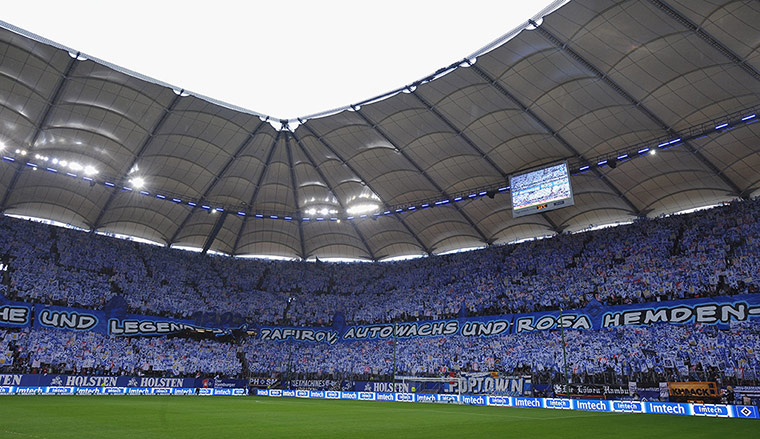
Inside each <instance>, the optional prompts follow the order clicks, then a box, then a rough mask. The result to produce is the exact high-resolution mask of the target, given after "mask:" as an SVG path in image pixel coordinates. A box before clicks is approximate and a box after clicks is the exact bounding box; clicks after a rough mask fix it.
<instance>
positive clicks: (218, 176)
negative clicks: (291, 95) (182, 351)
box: [169, 121, 265, 245]
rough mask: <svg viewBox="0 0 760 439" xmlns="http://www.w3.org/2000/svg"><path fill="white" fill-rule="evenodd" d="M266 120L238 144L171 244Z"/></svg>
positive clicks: (175, 233) (187, 216)
mask: <svg viewBox="0 0 760 439" xmlns="http://www.w3.org/2000/svg"><path fill="white" fill-rule="evenodd" d="M264 123H265V122H263V121H262V122H259V124H258V125H257V126H256V128H254V129H253V131H251V132H250V133H249V134H248V137H247V138H246V139H245V140H244V141H243V142H242V143H241V144H240V146H238V148H237V149H236V150H235V153H234V154H232V155H231V156H230V159H229V160H227V163H225V164H224V166H223V167H222V169H221V170H220V171H219V172H218V173H217V174H216V176H215V177H214V179H213V180H212V181H211V184H209V185H208V187H207V188H206V190H205V191H203V194H202V195H201V197H200V198H199V199H198V202H197V203H196V206H191V207H190V211H189V212H188V213H187V215H185V219H183V220H182V222H181V223H180V224H179V227H177V230H176V231H175V232H174V234H173V235H172V237H171V240H169V245H172V244H174V241H176V240H177V238H178V237H179V233H180V232H181V231H182V229H183V228H184V227H185V225H187V222H188V220H190V217H191V216H192V215H193V212H195V210H196V208H197V207H198V206H197V204H201V203H204V202H205V201H206V198H207V197H208V196H209V194H210V193H211V191H212V190H214V187H215V186H216V184H217V183H219V180H221V179H222V177H224V174H225V173H226V172H227V170H228V169H229V168H230V166H232V164H233V163H234V162H235V160H237V159H238V157H240V154H242V153H243V151H245V150H246V148H248V146H249V145H250V144H251V142H252V141H253V138H254V137H255V136H256V133H257V132H258V131H259V129H260V128H261V127H262V126H263V125H264Z"/></svg>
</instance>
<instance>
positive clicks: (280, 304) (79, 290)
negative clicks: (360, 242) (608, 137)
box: [0, 201, 760, 326]
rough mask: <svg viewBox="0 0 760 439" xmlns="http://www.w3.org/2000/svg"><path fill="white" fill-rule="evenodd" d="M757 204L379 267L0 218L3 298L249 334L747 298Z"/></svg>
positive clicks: (758, 234)
mask: <svg viewBox="0 0 760 439" xmlns="http://www.w3.org/2000/svg"><path fill="white" fill-rule="evenodd" d="M758 218H760V201H744V202H734V203H731V204H730V205H726V206H722V207H719V208H715V209H711V210H706V211H701V212H697V213H693V214H689V215H678V216H671V217H666V218H658V219H640V220H637V221H635V222H634V223H633V224H630V225H625V226H619V227H615V228H608V229H602V230H598V231H593V232H587V233H578V234H563V235H559V236H556V237H554V238H552V239H544V240H539V241H532V242H525V243H521V244H516V245H506V246H494V247H491V248H487V249H483V250H479V251H473V252H467V253H460V254H453V255H446V256H434V257H429V258H421V259H417V260H411V261H401V262H389V263H381V264H365V263H319V262H318V263H313V262H289V261H276V262H274V261H264V260H242V259H236V258H229V257H222V256H213V257H212V256H206V255H201V254H194V253H189V252H186V251H181V250H173V249H167V248H160V247H156V246H150V245H143V244H137V243H135V242H130V241H123V240H118V239H112V238H109V237H105V236H100V235H97V234H87V233H83V232H79V231H74V230H68V229H61V228H56V227H50V226H45V225H40V224H37V223H31V222H24V221H19V220H16V219H11V218H3V219H0V239H1V240H2V242H4V243H5V252H4V255H3V257H4V261H6V262H7V264H8V266H9V271H8V279H7V282H4V283H3V286H2V287H0V288H2V290H0V291H4V293H5V295H6V296H9V297H11V298H18V299H21V300H29V301H35V302H43V303H55V304H63V305H79V306H83V307H87V308H100V307H103V306H104V304H105V303H107V301H108V300H109V299H110V297H112V296H114V295H120V296H123V297H124V298H125V299H126V301H127V303H128V304H129V306H130V308H131V309H132V310H133V311H135V312H138V313H147V314H161V315H173V316H178V317H191V316H193V315H194V314H195V313H197V312H215V313H224V312H236V313H239V314H240V315H242V317H243V318H244V319H245V320H247V321H249V322H250V323H253V324H291V325H299V326H307V325H311V326H324V325H330V324H331V323H332V322H333V318H334V316H335V314H336V313H337V312H340V313H341V315H343V316H344V317H345V320H346V322H347V323H349V324H351V323H378V322H386V321H409V320H423V319H436V318H447V317H453V316H458V315H461V314H462V313H466V314H467V315H471V316H472V315H489V314H492V315H493V314H504V313H513V312H529V311H536V310H546V309H557V308H559V307H564V308H565V309H570V308H575V307H582V306H584V305H585V304H586V303H587V302H588V301H589V300H591V299H592V298H596V299H597V300H599V301H600V302H603V303H607V304H621V303H638V302H648V301H659V300H667V299H679V298H689V297H703V296H713V295H721V294H736V293H746V292H757V291H758V289H759V288H760V251H758V250H759V249H760V221H758Z"/></svg>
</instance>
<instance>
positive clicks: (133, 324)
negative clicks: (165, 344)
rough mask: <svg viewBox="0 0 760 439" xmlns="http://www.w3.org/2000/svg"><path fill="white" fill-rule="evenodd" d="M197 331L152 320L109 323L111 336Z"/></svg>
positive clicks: (192, 328) (111, 321) (191, 326)
mask: <svg viewBox="0 0 760 439" xmlns="http://www.w3.org/2000/svg"><path fill="white" fill-rule="evenodd" d="M187 329H190V330H197V329H200V328H198V327H197V326H193V325H188V324H187V323H176V322H155V321H152V320H119V319H111V320H109V321H108V333H109V334H111V335H142V334H172V333H175V332H181V331H184V330H187Z"/></svg>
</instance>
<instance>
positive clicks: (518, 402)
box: [514, 398, 541, 408]
mask: <svg viewBox="0 0 760 439" xmlns="http://www.w3.org/2000/svg"><path fill="white" fill-rule="evenodd" d="M514 405H515V407H531V408H541V400H539V399H536V398H515V401H514Z"/></svg>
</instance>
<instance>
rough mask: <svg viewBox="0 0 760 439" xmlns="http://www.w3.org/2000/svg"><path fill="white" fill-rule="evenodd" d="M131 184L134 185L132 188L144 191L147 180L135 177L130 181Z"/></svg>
mask: <svg viewBox="0 0 760 439" xmlns="http://www.w3.org/2000/svg"><path fill="white" fill-rule="evenodd" d="M129 182H130V183H132V186H133V187H134V188H135V189H142V188H144V187H145V179H144V178H142V177H135V178H133V179H131V180H129Z"/></svg>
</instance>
